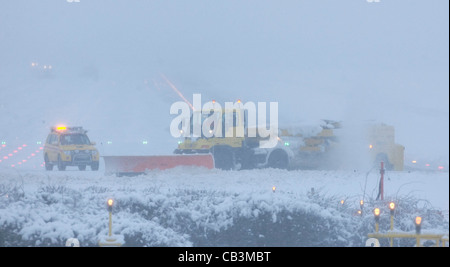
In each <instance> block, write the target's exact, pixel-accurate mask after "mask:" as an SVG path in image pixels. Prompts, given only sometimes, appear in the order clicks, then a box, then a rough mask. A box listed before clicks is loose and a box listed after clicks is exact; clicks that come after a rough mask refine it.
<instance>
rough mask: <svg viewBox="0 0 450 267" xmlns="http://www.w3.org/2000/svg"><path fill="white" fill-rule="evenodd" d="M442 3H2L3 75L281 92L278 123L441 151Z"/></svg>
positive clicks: (270, 97) (242, 94)
mask: <svg viewBox="0 0 450 267" xmlns="http://www.w3.org/2000/svg"><path fill="white" fill-rule="evenodd" d="M448 10H449V2H448V1H447V0H395V1H394V0H380V2H379V3H369V2H367V1H366V0H341V1H339V0H316V1H313V0H292V1H288V0H277V1H275V0H271V1H267V0H246V1H242V0H239V1H238V0H226V1H219V0H190V1H188V0H174V1H171V0H164V1H163V0H148V1H138V0H128V1H125V0H117V1H110V0H108V1H107V0H95V1H93V0H91V1H88V0H80V2H79V3H68V2H67V1H66V0H39V1H37V0H35V1H30V0H2V1H1V2H0V61H1V64H0V78H2V79H3V80H4V82H5V80H8V81H9V80H10V81H21V79H22V77H23V75H22V71H23V69H24V68H25V67H28V66H29V64H30V62H33V61H39V62H48V63H46V64H53V65H54V66H55V71H56V70H58V73H59V74H60V75H61V76H60V77H63V76H66V77H70V76H71V75H73V76H74V77H79V76H77V75H79V74H80V73H83V72H90V71H94V72H95V73H96V75H98V78H99V79H100V80H121V81H122V82H123V83H125V84H126V83H129V84H130V85H131V84H133V85H134V84H136V83H138V81H143V80H145V79H149V80H151V79H153V78H154V77H158V74H159V73H164V74H165V75H167V76H168V77H170V78H171V80H172V81H173V82H174V83H175V84H176V85H177V86H178V87H179V88H180V89H181V90H183V92H184V93H185V94H186V95H187V96H189V97H192V93H195V92H198V93H202V94H203V95H204V96H205V97H208V98H214V99H218V100H219V101H229V100H235V99H237V98H240V99H243V100H244V101H278V102H279V109H280V121H281V122H283V120H284V121H286V122H295V121H296V120H302V119H309V118H331V119H338V120H350V119H359V120H366V119H375V120H380V121H384V122H387V123H390V124H393V125H395V126H396V128H397V137H398V138H397V139H398V141H399V142H400V143H403V144H404V145H405V146H406V147H407V151H408V149H409V151H423V150H424V149H425V150H426V149H428V150H427V153H429V154H433V153H435V154H439V155H441V156H442V155H444V156H446V157H447V160H448V146H449V142H448V140H449V90H448V88H449V76H448V72H449V28H448V27H449V15H448ZM1 83H2V82H1V81H0V85H1ZM1 88H2V87H1V86H0V90H5V89H1ZM3 88H5V87H3ZM169 106H170V103H169V104H168V109H167V112H168V110H169ZM425 139H426V140H425ZM411 149H412V150H411ZM430 151H431V152H430Z"/></svg>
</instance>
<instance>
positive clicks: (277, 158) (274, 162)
mask: <svg viewBox="0 0 450 267" xmlns="http://www.w3.org/2000/svg"><path fill="white" fill-rule="evenodd" d="M288 166H289V157H288V155H287V153H286V152H284V151H283V150H275V151H273V152H272V153H270V155H269V159H268V160H267V167H269V168H274V169H285V170H286V169H287V168H288Z"/></svg>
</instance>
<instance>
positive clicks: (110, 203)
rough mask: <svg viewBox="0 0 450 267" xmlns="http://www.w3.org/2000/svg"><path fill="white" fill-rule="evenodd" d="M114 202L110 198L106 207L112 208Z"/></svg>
mask: <svg viewBox="0 0 450 267" xmlns="http://www.w3.org/2000/svg"><path fill="white" fill-rule="evenodd" d="M113 204H114V200H113V199H112V198H110V199H108V206H110V207H112V205H113Z"/></svg>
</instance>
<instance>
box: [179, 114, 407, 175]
mask: <svg viewBox="0 0 450 267" xmlns="http://www.w3.org/2000/svg"><path fill="white" fill-rule="evenodd" d="M194 112H195V111H194ZM220 114H222V115H221V116H222V119H221V120H218V121H219V122H220V123H218V124H219V125H217V126H218V127H214V126H213V124H210V125H211V129H210V132H213V131H214V132H215V133H216V134H213V135H212V136H209V137H207V136H205V135H204V134H203V132H202V134H201V136H198V137H192V135H191V136H190V137H185V138H184V139H180V140H179V141H178V148H177V149H175V151H174V153H175V154H211V155H212V156H213V158H214V166H215V168H219V169H224V170H239V169H253V168H266V167H269V168H280V169H339V168H342V167H343V166H346V165H347V166H348V165H350V164H347V163H348V162H347V161H352V158H354V159H357V160H358V161H361V160H362V159H364V160H366V161H367V163H368V164H366V165H370V166H373V164H377V165H378V166H379V165H380V164H379V163H380V162H381V161H383V162H384V166H385V168H386V169H388V170H396V171H401V170H403V158H404V153H403V152H404V147H403V146H402V145H398V144H396V143H395V131H394V127H393V126H389V125H385V124H382V123H369V124H368V125H365V126H364V130H361V131H353V132H352V130H351V127H349V128H348V129H346V128H345V127H344V126H343V124H342V123H341V122H337V121H330V120H320V121H317V122H314V123H310V124H300V125H296V126H295V127H285V128H281V127H280V128H279V129H278V136H277V144H276V145H275V146H273V147H271V148H262V147H261V146H260V145H259V144H260V141H262V140H264V139H265V138H261V137H258V136H256V137H251V136H250V135H249V132H250V130H251V129H252V128H251V127H249V126H248V118H247V117H246V116H247V113H246V112H240V111H238V110H236V109H232V110H225V109H224V110H222V112H221V113H220ZM226 114H228V115H229V116H230V117H232V118H233V123H232V124H230V123H228V124H227V123H225V121H226V120H225V116H226ZM210 117H211V114H199V115H198V117H197V118H201V120H202V121H201V123H203V121H204V120H207V119H208V118H210ZM193 120H195V119H193V115H192V116H191V126H192V121H193ZM257 130H258V129H257ZM190 131H191V132H192V127H190ZM218 132H220V134H217V133H218ZM238 132H243V133H244V135H243V136H239V135H236V133H238ZM229 136H231V137H229ZM349 155H350V156H349Z"/></svg>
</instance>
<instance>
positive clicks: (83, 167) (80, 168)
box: [78, 165, 86, 171]
mask: <svg viewBox="0 0 450 267" xmlns="http://www.w3.org/2000/svg"><path fill="white" fill-rule="evenodd" d="M78 170H80V171H85V170H86V165H78Z"/></svg>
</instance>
